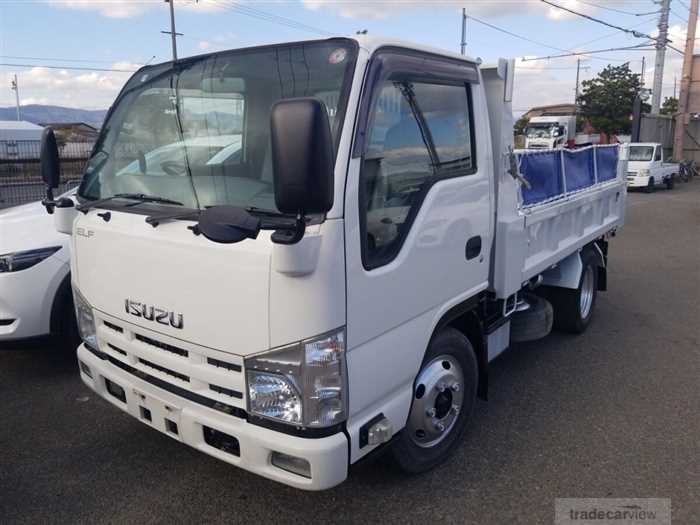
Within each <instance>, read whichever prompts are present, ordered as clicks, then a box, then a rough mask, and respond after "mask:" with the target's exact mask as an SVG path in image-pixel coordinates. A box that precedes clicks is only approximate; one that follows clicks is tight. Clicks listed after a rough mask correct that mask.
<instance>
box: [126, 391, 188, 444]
mask: <svg viewBox="0 0 700 525" xmlns="http://www.w3.org/2000/svg"><path fill="white" fill-rule="evenodd" d="M132 393H133V394H134V399H135V400H136V404H137V407H136V414H134V415H136V416H137V417H138V418H139V419H140V420H141V421H143V422H144V423H146V424H149V425H151V426H153V427H155V428H157V429H158V430H160V431H161V432H163V433H165V434H168V435H170V436H171V437H174V438H176V439H179V438H180V413H181V409H180V408H179V407H176V406H174V405H173V404H172V403H167V402H165V401H163V400H162V399H158V398H156V397H153V396H152V395H147V394H145V393H143V392H141V391H140V390H138V389H136V388H134V389H132Z"/></svg>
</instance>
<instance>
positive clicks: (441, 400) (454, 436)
mask: <svg viewBox="0 0 700 525" xmlns="http://www.w3.org/2000/svg"><path fill="white" fill-rule="evenodd" d="M478 370H479V369H478V364H477V361H476V355H475V354H474V349H473V348H472V345H471V343H470V342H469V339H467V338H466V337H465V336H464V334H462V333H461V332H459V331H458V330H455V329H454V328H446V329H444V330H442V331H441V332H439V333H438V334H437V335H436V336H435V337H434V338H433V340H432V341H431V343H430V346H429V347H428V350H427V352H426V354H425V358H424V359H423V364H422V365H421V369H420V371H419V372H418V376H417V377H416V381H415V383H414V387H413V401H412V405H411V411H410V413H409V415H408V421H407V422H406V426H405V427H404V429H403V430H402V431H401V432H399V434H398V436H397V438H396V440H395V441H394V443H393V446H392V455H393V459H394V462H395V463H396V464H397V465H398V466H399V468H401V469H402V470H403V471H405V472H409V473H417V472H423V471H426V470H429V469H431V468H433V467H435V466H437V465H439V464H440V463H442V462H443V461H445V460H446V459H447V458H448V457H449V455H450V454H451V453H452V452H453V451H454V449H455V448H456V445H457V444H458V443H459V441H460V438H461V437H462V435H463V434H464V431H465V429H466V427H467V422H468V420H469V418H470V416H471V413H472V410H473V409H474V404H475V401H476V390H477V383H478V377H479V375H478Z"/></svg>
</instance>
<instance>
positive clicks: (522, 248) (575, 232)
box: [491, 146, 626, 299]
mask: <svg viewBox="0 0 700 525" xmlns="http://www.w3.org/2000/svg"><path fill="white" fill-rule="evenodd" d="M621 154H623V152H622V150H620V149H619V148H618V147H617V146H590V147H588V148H582V149H579V150H548V151H519V152H517V153H515V154H514V155H515V160H516V161H517V165H518V169H519V172H520V175H521V176H522V177H523V178H524V181H527V184H529V185H530V188H528V187H527V186H526V183H525V182H524V181H522V180H517V179H515V178H514V177H512V176H511V175H510V174H509V173H508V168H506V169H504V170H503V171H502V172H501V173H500V174H498V179H499V180H498V182H499V184H498V191H499V193H498V213H497V217H496V240H495V244H494V250H495V254H494V255H495V256H494V260H495V263H494V266H493V268H492V281H491V282H492V285H493V289H494V292H495V293H496V296H497V297H498V298H503V299H505V298H507V297H509V296H511V295H512V294H514V293H516V292H517V291H518V290H520V289H521V288H522V286H523V283H525V282H527V281H528V280H529V279H532V278H533V277H536V276H537V275H539V274H540V273H542V272H544V271H546V270H548V269H550V268H552V267H553V266H556V265H557V264H558V263H559V262H561V261H562V260H563V259H565V258H566V257H568V256H569V255H571V254H572V253H574V252H576V251H578V250H580V249H581V248H583V247H584V246H585V245H587V244H589V243H590V242H591V241H593V240H595V239H597V238H600V237H603V236H605V235H606V234H609V233H611V232H613V231H615V230H616V229H617V228H619V227H620V226H622V224H623V223H624V216H625V202H626V189H625V185H626V184H625V178H624V173H625V169H624V166H625V163H626V161H625V159H623V158H621Z"/></svg>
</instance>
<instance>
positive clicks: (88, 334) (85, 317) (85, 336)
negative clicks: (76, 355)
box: [73, 287, 97, 348]
mask: <svg viewBox="0 0 700 525" xmlns="http://www.w3.org/2000/svg"><path fill="white" fill-rule="evenodd" d="M73 303H74V304H75V319H76V320H77V322H78V332H80V338H81V339H82V340H83V341H84V342H85V343H86V344H87V345H89V346H91V347H93V348H97V333H96V331H95V317H94V316H93V315H92V307H91V306H90V305H89V304H88V302H87V301H86V300H85V298H84V297H83V296H82V295H80V292H79V291H78V289H77V288H75V287H73Z"/></svg>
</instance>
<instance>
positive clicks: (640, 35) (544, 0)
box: [540, 0, 683, 54]
mask: <svg viewBox="0 0 700 525" xmlns="http://www.w3.org/2000/svg"><path fill="white" fill-rule="evenodd" d="M540 2H542V3H545V4H547V5H549V6H552V7H555V8H557V9H561V10H562V11H566V12H567V13H571V14H572V15H576V16H580V17H582V18H586V19H587V20H590V21H592V22H596V23H598V24H602V25H604V26H608V27H612V28H613V29H617V30H618V31H622V32H623V33H628V34H630V35H633V36H635V37H637V38H648V39H649V40H655V41H656V40H658V38H654V37H653V36H651V35H647V34H646V33H641V32H639V31H636V30H634V29H628V28H626V27H621V26H618V25H615V24H611V23H610V22H606V21H605V20H601V19H600V18H595V17H593V16H590V15H587V14H585V13H579V12H578V11H574V10H573V9H569V8H568V7H564V6H562V5H559V4H555V3H554V2H550V1H549V0H540ZM665 44H666V46H667V47H668V48H670V49H673V50H674V51H676V52H678V53H680V54H683V51H681V50H680V49H676V48H675V47H673V46H670V45H668V42H666V43H665Z"/></svg>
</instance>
